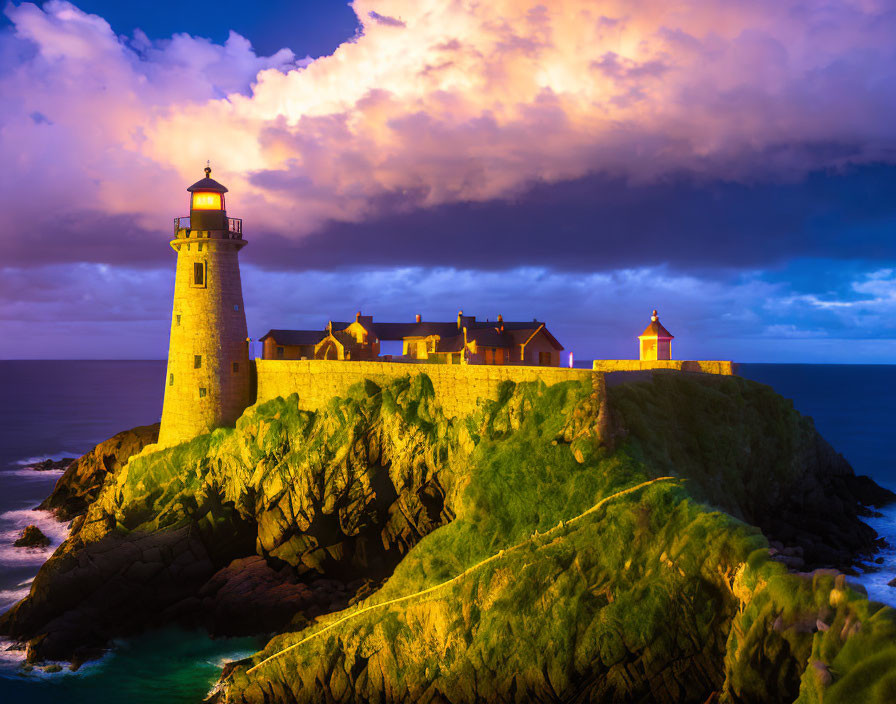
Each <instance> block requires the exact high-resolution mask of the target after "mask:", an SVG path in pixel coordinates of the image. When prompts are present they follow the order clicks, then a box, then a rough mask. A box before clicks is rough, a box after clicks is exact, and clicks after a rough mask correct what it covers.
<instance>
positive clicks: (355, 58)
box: [0, 0, 896, 363]
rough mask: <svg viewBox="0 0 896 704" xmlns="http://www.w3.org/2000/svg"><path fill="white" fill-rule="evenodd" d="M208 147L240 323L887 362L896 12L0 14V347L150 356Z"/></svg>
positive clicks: (685, 4) (5, 10)
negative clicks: (174, 233)
mask: <svg viewBox="0 0 896 704" xmlns="http://www.w3.org/2000/svg"><path fill="white" fill-rule="evenodd" d="M206 160H209V161H210V162H211V165H212V168H213V176H214V178H216V179H217V180H219V181H221V182H222V183H224V184H225V185H226V186H227V187H228V188H229V189H230V192H229V193H228V198H227V207H228V214H229V215H230V216H231V217H240V218H242V219H243V227H244V236H245V238H246V239H247V240H248V241H249V246H247V247H246V248H245V249H243V250H242V251H241V254H240V258H241V269H242V276H243V292H244V297H245V304H246V305H245V307H246V312H247V318H248V323H249V332H250V336H252V337H253V338H258V337H260V336H261V335H262V334H264V333H265V332H266V331H267V330H268V329H270V328H315V329H321V328H323V327H324V326H325V325H326V322H327V320H329V319H333V320H345V319H351V317H352V316H353V315H354V313H355V312H356V311H358V310H360V311H363V312H364V314H368V315H369V314H372V315H373V316H374V318H375V319H378V320H390V321H399V320H412V319H413V316H414V315H415V314H418V313H419V314H421V315H422V316H423V318H424V319H428V320H438V319H441V320H451V319H453V318H454V317H455V316H456V315H457V311H458V310H463V311H464V313H465V314H468V315H476V316H477V317H479V318H489V319H492V320H494V319H495V317H496V316H497V315H498V314H502V315H503V316H504V319H505V320H511V319H517V320H528V319H531V318H537V319H539V320H544V321H546V322H547V324H548V327H549V328H550V329H551V331H552V332H553V333H554V334H555V336H556V337H557V338H558V339H559V340H560V341H561V343H563V344H564V346H565V347H566V349H568V350H571V351H572V352H574V354H575V357H576V358H577V359H579V360H584V359H592V358H632V357H636V356H637V339H636V338H637V335H638V334H639V333H640V332H641V331H642V330H643V328H644V327H645V326H646V325H647V323H648V322H649V318H650V313H651V311H652V310H653V309H654V308H656V309H658V310H659V314H660V319H661V321H662V322H663V324H664V325H665V326H666V327H667V328H668V329H669V330H670V331H671V332H672V334H673V335H675V349H674V351H675V354H676V356H677V357H679V358H690V359H734V360H736V361H741V362H834V363H844V362H860V363H893V362H894V361H896V250H894V244H893V242H894V233H896V0H827V1H826V2H817V1H815V0H751V1H750V2H732V1H731V0H699V1H698V0H691V1H688V0H684V1H681V2H674V3H670V2H668V0H642V1H640V2H639V1H632V0H551V2H542V3H539V2H535V1H529V0H491V1H490V2H488V3H483V2H478V1H474V0H452V1H450V2H449V1H448V0H355V1H354V2H352V3H349V4H345V3H343V2H329V1H327V2H322V1H318V2H297V1H295V0H294V1H291V2H290V1H287V0H277V1H274V0H268V1H266V2H263V3H249V2H236V1H233V0H226V1H223V0H222V1H219V2H214V3H212V2H206V1H204V0H202V1H199V0H197V1H194V2H191V3H187V4H186V5H185V4H183V3H181V2H166V1H163V0H156V1H154V2H148V1H134V2H129V3H121V2H110V1H103V0H90V1H87V0H83V1H81V2H75V3H69V2H63V1H61V0H52V1H50V2H44V3H26V2H19V1H18V0H14V1H12V2H7V3H6V4H5V5H4V6H2V19H0V163H2V164H3V165H4V168H3V169H2V170H0V206H2V221H0V222H2V224H0V358H88V359H128V358H130V359H147V358H154V359H162V358H164V357H165V355H166V353H167V344H168V339H167V338H168V329H169V325H170V316H171V306H172V294H173V286H174V264H175V261H174V259H175V255H174V253H173V252H172V250H171V248H170V247H169V246H168V240H169V239H170V237H171V232H170V230H171V222H172V218H173V217H175V216H182V215H187V214H188V202H187V193H186V190H185V189H186V187H187V186H189V185H190V184H192V183H193V182H195V181H196V180H198V179H199V178H201V177H202V175H203V174H202V168H203V167H204V166H205V164H206Z"/></svg>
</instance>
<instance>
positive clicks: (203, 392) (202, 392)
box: [199, 386, 206, 398]
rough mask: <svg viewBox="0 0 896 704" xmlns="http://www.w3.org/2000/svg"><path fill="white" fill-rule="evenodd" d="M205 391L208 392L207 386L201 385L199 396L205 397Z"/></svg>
mask: <svg viewBox="0 0 896 704" xmlns="http://www.w3.org/2000/svg"><path fill="white" fill-rule="evenodd" d="M205 393H206V391H205V387H204V386H200V387H199V398H205Z"/></svg>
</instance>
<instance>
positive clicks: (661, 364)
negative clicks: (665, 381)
mask: <svg viewBox="0 0 896 704" xmlns="http://www.w3.org/2000/svg"><path fill="white" fill-rule="evenodd" d="M592 369H594V371H596V372H604V373H609V372H643V371H650V370H653V369H672V370H674V371H680V372H703V373H704V374H722V375H724V376H734V375H735V374H737V365H736V364H735V363H734V362H726V361H705V360H684V359H656V360H643V361H642V360H640V359H595V360H594V363H593V365H592Z"/></svg>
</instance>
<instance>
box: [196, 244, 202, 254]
mask: <svg viewBox="0 0 896 704" xmlns="http://www.w3.org/2000/svg"><path fill="white" fill-rule="evenodd" d="M196 249H197V250H199V251H200V252H201V251H202V242H200V243H199V244H198V245H196Z"/></svg>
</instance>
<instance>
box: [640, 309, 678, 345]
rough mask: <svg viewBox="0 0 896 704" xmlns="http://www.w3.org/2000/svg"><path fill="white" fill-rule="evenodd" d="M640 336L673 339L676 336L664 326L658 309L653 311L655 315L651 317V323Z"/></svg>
mask: <svg viewBox="0 0 896 704" xmlns="http://www.w3.org/2000/svg"><path fill="white" fill-rule="evenodd" d="M639 337H665V338H668V339H670V340H671V339H673V338H674V337H675V336H674V335H673V334H672V333H671V332H669V331H668V330H666V328H664V327H663V324H662V323H661V322H660V319H659V317H657V314H656V311H653V315H652V316H651V317H650V325H648V326H647V327H646V328H644V332H642V333H641V334H640V335H639Z"/></svg>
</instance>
